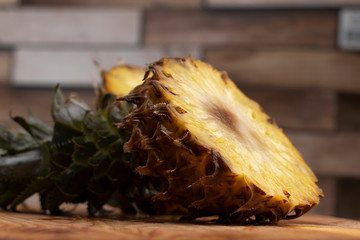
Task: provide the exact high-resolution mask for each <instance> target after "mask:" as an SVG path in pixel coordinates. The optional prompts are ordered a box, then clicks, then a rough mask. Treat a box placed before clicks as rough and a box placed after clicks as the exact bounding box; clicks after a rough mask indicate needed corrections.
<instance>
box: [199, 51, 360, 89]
mask: <svg viewBox="0 0 360 240" xmlns="http://www.w3.org/2000/svg"><path fill="white" fill-rule="evenodd" d="M205 60H206V61H208V62H209V63H211V64H213V65H214V66H215V67H217V68H218V69H223V70H226V71H228V73H229V76H230V78H231V79H233V80H234V81H235V82H236V83H238V84H239V85H240V86H241V85H253V86H259V85H263V86H277V87H288V88H296V89H299V88H311V89H314V88H327V89H336V90H343V91H352V92H360V67H359V66H360V53H355V52H354V53H353V52H340V51H333V50H316V49H293V48H290V49H289V48H280V49H279V48H271V49H269V48H265V49H264V48H263V49H259V48H258V49H243V48H230V47H226V48H213V49H208V50H207V51H206V52H205Z"/></svg>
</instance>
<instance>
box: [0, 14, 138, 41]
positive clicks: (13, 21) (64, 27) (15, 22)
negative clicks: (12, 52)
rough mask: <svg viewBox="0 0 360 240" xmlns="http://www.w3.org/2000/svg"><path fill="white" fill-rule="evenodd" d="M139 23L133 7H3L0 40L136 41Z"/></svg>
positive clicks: (0, 21) (0, 15) (0, 19)
mask: <svg viewBox="0 0 360 240" xmlns="http://www.w3.org/2000/svg"><path fill="white" fill-rule="evenodd" d="M140 24H141V12H140V10H138V9H133V8H128V9H123V8H122V9H111V8H96V9H95V8H85V9H77V8H73V9H71V8H4V9H0V32H1V35H0V44H3V45H4V44H5V45H14V44H15V45H19V44H41V45H42V46H43V45H44V44H137V43H139V42H140V30H141V26H140ZM20 26H21V27H20Z"/></svg>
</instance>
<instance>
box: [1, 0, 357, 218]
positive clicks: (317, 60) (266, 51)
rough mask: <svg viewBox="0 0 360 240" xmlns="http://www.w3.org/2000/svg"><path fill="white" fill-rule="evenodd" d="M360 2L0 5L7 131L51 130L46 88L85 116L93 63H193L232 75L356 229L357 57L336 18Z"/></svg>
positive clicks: (49, 1)
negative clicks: (178, 59) (23, 120)
mask: <svg viewBox="0 0 360 240" xmlns="http://www.w3.org/2000/svg"><path fill="white" fill-rule="evenodd" d="M344 5H354V6H360V1H359V0H338V1H337V0H331V1H330V0H319V1H301V0H294V1H292V2H288V1H282V0H269V1H264V0H254V1H244V0H226V1H225V0H224V1H222V0H208V1H203V0H181V1H180V0H179V1H177V0H155V1H147V0H133V1H131V0H107V1H106V0H89V1H87V0H23V1H22V2H19V1H16V0H0V124H1V125H5V126H9V127H14V124H12V123H11V121H10V120H9V111H11V113H12V114H13V115H23V114H26V112H27V110H28V109H31V110H32V113H33V115H35V116H37V117H40V118H41V119H43V120H44V121H46V122H49V123H50V122H51V120H50V116H49V109H50V102H49V99H50V96H51V90H50V89H51V87H53V86H54V85H55V84H56V83H57V82H60V83H61V84H62V85H63V86H65V87H66V86H67V87H68V90H67V93H69V92H70V91H73V90H76V92H78V93H79V95H80V96H81V97H83V98H85V99H86V100H87V101H88V102H89V103H90V104H92V101H93V97H94V94H93V91H92V90H91V86H92V82H93V81H98V78H99V77H98V72H97V69H96V67H95V66H94V64H93V60H96V61H98V62H99V63H100V64H101V66H102V67H104V68H110V67H111V66H112V65H114V64H116V63H117V60H118V59H120V58H122V59H123V60H125V62H128V63H131V64H138V65H142V66H143V65H144V64H146V63H149V62H152V61H154V60H157V59H158V58H160V57H161V56H187V55H189V54H190V53H192V56H193V57H194V58H197V59H202V60H205V61H208V62H209V63H211V64H213V65H214V66H215V67H216V68H218V69H220V70H227V71H228V73H229V76H230V78H232V79H233V80H234V81H235V82H236V83H237V84H238V86H239V87H240V88H241V89H242V90H243V91H244V92H245V93H246V94H247V95H248V96H250V97H251V98H253V99H254V100H256V101H258V102H259V103H260V104H261V105H262V106H263V108H264V110H265V112H267V113H268V114H269V115H270V116H272V117H273V118H274V119H275V121H276V122H277V124H278V125H279V126H280V127H282V128H284V130H285V132H286V133H287V134H288V135H289V137H290V139H291V140H292V141H293V142H294V144H295V145H296V146H297V147H298V148H299V150H300V151H301V152H302V154H303V155H304V158H305V160H306V161H307V162H308V163H309V165H310V166H311V167H312V168H313V169H314V171H315V172H316V174H317V175H318V177H319V180H320V182H319V184H320V186H321V187H322V188H323V189H324V192H325V194H326V197H325V198H324V199H323V200H322V201H321V204H320V205H319V206H318V207H317V208H315V209H314V210H313V212H314V213H322V214H327V215H336V216H341V217H351V218H356V219H360V207H359V204H358V202H359V201H360V187H359V181H360V132H359V131H360V53H359V52H349V51H346V52H345V51H341V50H339V49H338V48H337V45H336V37H337V35H336V34H337V20H338V9H339V8H340V7H342V6H344Z"/></svg>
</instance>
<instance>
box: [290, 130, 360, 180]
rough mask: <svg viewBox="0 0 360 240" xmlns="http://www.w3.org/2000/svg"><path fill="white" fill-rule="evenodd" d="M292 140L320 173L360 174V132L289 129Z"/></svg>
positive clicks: (330, 174) (306, 159)
mask: <svg viewBox="0 0 360 240" xmlns="http://www.w3.org/2000/svg"><path fill="white" fill-rule="evenodd" d="M287 134H288V136H289V138H290V140H291V141H292V142H293V144H294V145H295V147H297V148H298V149H299V151H300V153H301V154H302V155H303V157H304V159H305V161H306V162H307V163H308V165H309V166H310V167H311V169H313V170H314V171H315V173H316V174H318V175H323V176H333V177H336V176H337V177H341V176H343V177H345V176H346V177H354V178H357V177H359V175H360V162H359V156H360V134H356V133H339V134H336V133H323V134H320V133H306V132H302V133H300V132H289V131H288V132H287Z"/></svg>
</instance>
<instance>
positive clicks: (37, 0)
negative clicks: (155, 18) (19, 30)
mask: <svg viewBox="0 0 360 240" xmlns="http://www.w3.org/2000/svg"><path fill="white" fill-rule="evenodd" d="M22 3H23V4H25V5H42V6H50V5H51V6H54V5H58V6H64V5H66V6H89V5H91V6H99V5H100V6H130V7H141V8H166V9H167V8H171V9H198V8H200V7H201V6H202V0H181V1H179V0H152V1H149V0H23V1H22Z"/></svg>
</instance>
